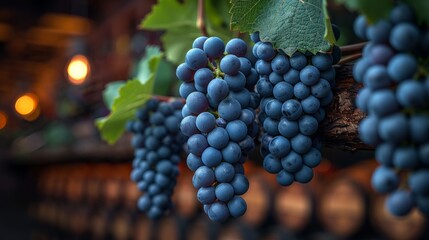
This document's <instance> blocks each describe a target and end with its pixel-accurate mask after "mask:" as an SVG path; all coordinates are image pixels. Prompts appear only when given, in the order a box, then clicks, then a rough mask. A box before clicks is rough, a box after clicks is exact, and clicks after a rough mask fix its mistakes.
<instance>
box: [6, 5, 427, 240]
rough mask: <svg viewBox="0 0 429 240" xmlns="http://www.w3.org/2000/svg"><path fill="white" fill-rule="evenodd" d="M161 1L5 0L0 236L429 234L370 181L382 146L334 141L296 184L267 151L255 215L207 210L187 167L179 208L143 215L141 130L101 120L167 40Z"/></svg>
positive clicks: (253, 194)
mask: <svg viewBox="0 0 429 240" xmlns="http://www.w3.org/2000/svg"><path fill="white" fill-rule="evenodd" d="M155 3H156V1H154V0H122V1H120V0H103V1H101V0H1V1H0V239H41V240H42V239H118V240H128V239H210V240H211V239H213V240H214V239H270V240H276V239H428V237H429V232H428V229H429V228H428V227H429V226H428V223H427V221H426V220H425V218H424V217H423V216H422V215H421V214H420V213H419V212H418V211H417V210H415V211H414V212H413V213H412V214H410V215H409V216H407V217H404V218H394V217H392V216H391V215H389V214H388V213H387V212H386V211H385V210H384V207H383V199H384V197H383V196H381V195H377V194H375V193H374V192H373V191H372V189H371V187H370V183H369V181H370V176H371V173H372V171H373V169H374V168H375V167H376V163H375V161H374V160H373V159H371V157H372V154H373V153H372V152H362V151H360V152H353V153H350V152H341V151H337V150H335V149H324V157H325V159H324V160H323V162H322V164H321V165H320V166H319V167H317V168H316V169H315V170H316V175H315V178H314V179H313V180H312V182H311V183H310V184H307V185H300V184H297V183H295V184H294V185H293V186H292V187H288V188H280V187H278V185H277V184H276V182H275V179H274V176H272V175H269V174H267V173H266V172H265V171H263V169H262V167H261V159H260V158H259V157H258V156H257V153H255V154H254V155H252V156H250V159H249V161H248V163H246V165H245V168H246V174H247V175H248V177H249V181H250V184H251V187H250V189H249V191H248V193H246V194H245V195H244V198H245V199H246V201H247V204H248V211H247V213H246V214H245V216H243V217H242V218H240V219H239V220H235V221H230V222H227V223H225V224H221V225H220V224H213V223H211V222H210V221H209V220H208V218H207V217H206V216H205V214H204V213H203V211H202V209H201V205H200V204H199V203H198V202H197V200H196V191H195V190H194V188H193V187H192V184H191V176H192V175H191V173H190V172H189V170H188V169H187V168H186V164H184V163H182V165H181V166H180V169H181V175H180V177H179V180H178V184H177V188H176V190H175V195H174V202H175V208H174V209H173V210H172V212H171V214H170V216H168V217H166V218H164V219H161V220H159V221H150V220H149V219H147V218H146V217H145V216H144V215H143V214H141V213H139V212H138V211H137V209H136V201H137V198H138V196H139V195H140V194H141V193H140V192H139V191H138V189H137V187H136V186H135V184H134V183H133V182H131V181H130V180H129V174H130V171H131V161H132V159H133V150H132V148H131V146H130V135H129V134H125V135H124V136H123V137H122V138H121V139H120V140H119V141H118V142H117V143H116V144H115V145H113V146H110V145H107V144H106V143H105V142H103V141H102V140H101V138H100V135H99V133H98V131H97V129H96V128H95V126H94V119H96V118H98V117H103V116H106V115H107V114H108V113H109V111H108V109H107V108H106V106H105V104H104V103H103V96H102V91H103V89H104V86H105V84H107V83H109V82H112V81H117V80H127V79H129V78H130V77H132V76H134V74H135V72H136V69H137V68H138V67H137V66H138V63H139V61H140V60H141V58H142V57H143V56H144V53H145V51H144V49H145V47H146V46H147V45H159V46H161V47H162V42H161V35H162V32H160V31H146V30H145V31H143V30H139V29H138V25H139V24H140V22H141V20H142V19H143V18H144V17H145V16H146V14H148V13H149V12H150V11H151V8H152V6H153V4H155ZM329 7H330V13H331V18H332V22H333V23H336V24H338V25H339V26H340V28H341V30H342V35H341V38H340V41H339V45H344V44H348V43H354V42H356V41H357V39H355V36H353V34H352V29H351V26H352V21H353V19H354V17H355V15H354V14H352V13H350V12H347V10H345V9H344V8H342V7H339V6H336V5H335V4H330V5H329ZM219 14H221V13H219ZM223 14H225V13H223ZM160 68H161V70H160V72H162V73H163V74H160V75H159V76H158V77H157V79H156V84H155V91H156V92H157V94H161V95H167V96H176V95H177V84H178V81H177V80H176V77H175V75H174V64H171V63H168V62H167V61H166V60H164V61H163V62H162V63H161V65H160Z"/></svg>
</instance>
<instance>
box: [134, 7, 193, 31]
mask: <svg viewBox="0 0 429 240" xmlns="http://www.w3.org/2000/svg"><path fill="white" fill-rule="evenodd" d="M196 9H197V1H195V0H186V1H184V3H183V4H182V3H180V2H179V1H177V0H159V1H158V3H157V4H156V5H154V6H153V8H152V11H151V12H150V13H149V14H147V15H146V17H145V18H144V19H143V21H142V22H141V24H140V27H141V28H142V29H147V30H167V29H174V28H177V27H183V26H191V27H196V19H197V11H196Z"/></svg>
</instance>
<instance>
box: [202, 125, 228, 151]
mask: <svg viewBox="0 0 429 240" xmlns="http://www.w3.org/2000/svg"><path fill="white" fill-rule="evenodd" d="M228 141H229V135H228V132H227V131H226V130H225V129H224V128H221V127H217V128H215V129H213V130H212V131H211V132H210V133H209V134H208V135H207V142H208V144H209V145H210V146H212V147H214V148H216V149H218V150H221V149H223V148H224V147H226V146H227V145H228Z"/></svg>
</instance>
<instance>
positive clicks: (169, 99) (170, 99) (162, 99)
mask: <svg viewBox="0 0 429 240" xmlns="http://www.w3.org/2000/svg"><path fill="white" fill-rule="evenodd" d="M152 98H155V99H158V100H159V101H161V102H169V101H176V100H179V101H182V102H185V99H183V98H178V97H170V96H162V95H152Z"/></svg>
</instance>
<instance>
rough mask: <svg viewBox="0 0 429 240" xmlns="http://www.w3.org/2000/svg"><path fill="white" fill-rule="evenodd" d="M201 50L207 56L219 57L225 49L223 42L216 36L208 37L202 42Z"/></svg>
mask: <svg viewBox="0 0 429 240" xmlns="http://www.w3.org/2000/svg"><path fill="white" fill-rule="evenodd" d="M203 50H204V52H205V53H206V54H207V56H208V57H209V58H220V57H221V56H222V55H223V52H224V51H225V44H224V43H223V41H222V39H220V38H218V37H209V38H208V39H206V41H205V42H204V44H203Z"/></svg>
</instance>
